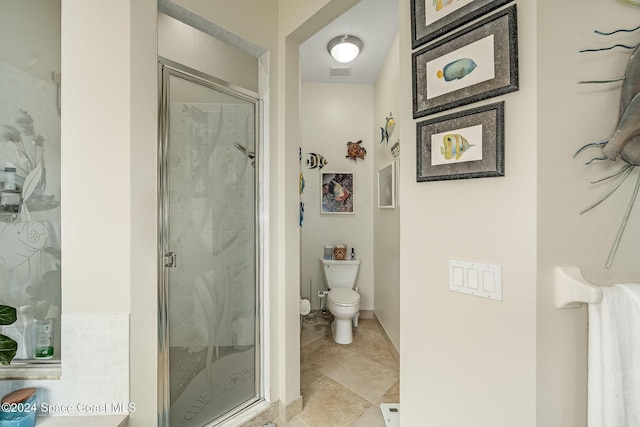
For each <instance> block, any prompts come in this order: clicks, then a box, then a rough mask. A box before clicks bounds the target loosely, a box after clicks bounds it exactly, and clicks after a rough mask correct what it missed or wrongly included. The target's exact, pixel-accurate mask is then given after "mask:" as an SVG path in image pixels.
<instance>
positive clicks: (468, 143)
mask: <svg viewBox="0 0 640 427" xmlns="http://www.w3.org/2000/svg"><path fill="white" fill-rule="evenodd" d="M416 140H417V145H418V146H417V155H418V162H417V170H416V181H418V182H422V181H442V180H448V179H466V178H488V177H495V176H504V102H498V103H495V104H489V105H485V106H482V107H477V108H473V109H469V110H466V111H461V112H458V113H454V114H449V115H446V116H441V117H437V118H434V119H429V120H425V121H422V122H418V124H417V139H416Z"/></svg>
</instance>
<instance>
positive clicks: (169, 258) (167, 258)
mask: <svg viewBox="0 0 640 427" xmlns="http://www.w3.org/2000/svg"><path fill="white" fill-rule="evenodd" d="M164 266H165V267H176V253H175V252H167V253H166V254H164Z"/></svg>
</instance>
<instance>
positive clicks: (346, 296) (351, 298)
mask: <svg viewBox="0 0 640 427" xmlns="http://www.w3.org/2000/svg"><path fill="white" fill-rule="evenodd" d="M327 301H328V302H330V303H332V304H335V305H337V306H341V307H350V306H353V305H355V304H358V303H359V302H360V294H359V293H357V292H356V291H354V290H353V289H349V288H334V289H331V290H330V291H329V295H328V296H327Z"/></svg>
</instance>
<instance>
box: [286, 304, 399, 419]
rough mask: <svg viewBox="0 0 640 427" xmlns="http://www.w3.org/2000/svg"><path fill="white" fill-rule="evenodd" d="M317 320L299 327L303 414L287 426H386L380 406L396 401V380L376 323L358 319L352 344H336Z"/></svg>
mask: <svg viewBox="0 0 640 427" xmlns="http://www.w3.org/2000/svg"><path fill="white" fill-rule="evenodd" d="M318 317H319V319H318V321H317V322H316V323H313V324H309V323H306V322H303V324H302V337H301V339H300V345H301V347H302V348H301V349H300V389H301V394H302V412H301V413H300V414H298V415H297V416H296V417H294V418H293V419H292V420H290V421H289V422H288V423H287V427H342V426H366V427H385V426H386V424H385V422H384V419H383V417H382V412H381V410H380V404H381V403H398V402H399V398H400V380H399V378H400V375H399V368H398V363H397V361H396V359H395V358H394V357H393V354H392V353H391V351H390V350H389V346H388V344H387V341H386V340H385V338H384V335H383V333H382V332H381V330H380V329H379V327H378V324H377V322H376V321H375V320H374V319H362V318H361V319H360V321H359V324H358V328H355V329H354V339H353V342H352V343H351V344H347V345H341V344H337V343H336V342H335V341H333V339H332V338H331V332H330V330H329V323H328V322H327V321H326V320H324V319H322V316H318ZM278 425H280V424H278Z"/></svg>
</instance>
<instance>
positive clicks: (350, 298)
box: [320, 259, 360, 344]
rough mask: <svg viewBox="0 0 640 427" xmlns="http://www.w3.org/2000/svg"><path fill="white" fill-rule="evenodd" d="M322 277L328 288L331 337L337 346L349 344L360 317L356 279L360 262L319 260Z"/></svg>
mask: <svg viewBox="0 0 640 427" xmlns="http://www.w3.org/2000/svg"><path fill="white" fill-rule="evenodd" d="M320 262H321V263H322V276H323V277H324V281H325V283H326V284H327V287H328V288H329V294H328V295H327V308H328V309H329V311H330V312H331V314H333V317H334V320H333V322H332V323H331V335H332V336H333V339H334V341H335V342H337V343H338V344H351V342H352V341H353V330H352V329H351V325H352V324H353V326H354V327H358V318H359V317H360V294H359V293H358V292H357V291H358V287H357V286H356V279H357V277H358V269H359V268H360V260H345V261H334V260H327V259H320Z"/></svg>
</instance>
